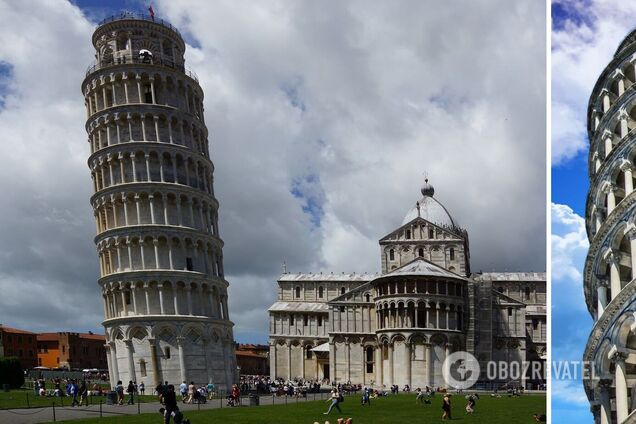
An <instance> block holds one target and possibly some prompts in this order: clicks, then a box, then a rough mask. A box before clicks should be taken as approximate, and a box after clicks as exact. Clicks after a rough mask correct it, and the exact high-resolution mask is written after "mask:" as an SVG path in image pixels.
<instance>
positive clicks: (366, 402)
mask: <svg viewBox="0 0 636 424" xmlns="http://www.w3.org/2000/svg"><path fill="white" fill-rule="evenodd" d="M361 403H362V406H364V405H369V406H371V399H369V389H368V388H367V387H365V388H364V390H363V391H362V401H361Z"/></svg>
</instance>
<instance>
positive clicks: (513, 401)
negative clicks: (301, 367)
mask: <svg viewBox="0 0 636 424" xmlns="http://www.w3.org/2000/svg"><path fill="white" fill-rule="evenodd" d="M451 400H452V408H453V409H452V411H453V421H462V422H465V423H479V424H483V423H488V424H499V423H501V424H509V423H515V424H516V423H529V424H530V423H533V422H534V420H533V418H532V415H533V414H535V413H541V414H543V413H545V411H546V397H545V396H544V395H526V396H523V397H520V398H508V397H501V398H491V397H490V396H483V397H482V398H481V399H480V400H478V401H477V408H476V411H475V413H474V414H473V415H472V416H468V415H466V412H465V409H464V408H465V406H466V400H465V399H464V397H463V396H462V395H454V396H452V398H451ZM441 403H442V397H441V396H436V397H435V399H434V400H433V403H432V404H431V405H416V404H415V395H398V396H390V397H386V398H382V399H372V401H371V406H370V407H368V406H364V407H363V406H361V405H360V403H359V398H358V397H357V396H352V397H347V399H346V401H345V402H344V403H343V404H341V408H342V411H343V413H342V414H339V413H337V411H335V412H332V413H331V415H329V416H326V415H323V412H325V411H326V410H327V407H328V403H327V402H325V401H315V402H313V401H312V402H303V403H298V404H292V403H290V404H289V405H275V406H259V407H253V408H247V407H240V408H223V409H214V410H207V411H192V412H190V411H188V412H187V414H185V415H186V418H189V419H190V420H191V421H192V422H193V423H194V424H197V423H209V422H223V423H241V424H243V423H245V424H250V423H278V422H284V423H286V424H288V423H298V424H313V423H314V422H315V421H318V422H320V423H321V424H323V423H324V422H325V420H329V422H330V423H331V424H335V423H336V420H337V419H338V418H339V417H344V418H348V417H352V418H353V421H354V423H357V424H366V423H374V424H375V423H387V424H388V423H391V424H395V423H400V422H405V423H412V422H430V421H433V422H437V421H441V416H442V407H441ZM158 408H159V405H157V409H158ZM160 420H161V417H160V415H159V413H157V414H142V415H131V416H117V417H111V418H92V419H84V420H73V421H61V422H65V423H77V424H79V423H106V422H109V423H110V422H112V423H139V424H144V423H148V424H156V423H159V422H161V421H160Z"/></svg>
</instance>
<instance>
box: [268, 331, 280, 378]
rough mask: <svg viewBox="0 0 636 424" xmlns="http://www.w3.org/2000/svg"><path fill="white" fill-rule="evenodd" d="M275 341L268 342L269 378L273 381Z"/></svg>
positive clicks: (275, 359) (275, 363) (274, 374)
mask: <svg viewBox="0 0 636 424" xmlns="http://www.w3.org/2000/svg"><path fill="white" fill-rule="evenodd" d="M277 359H278V358H276V341H275V340H274V341H270V342H269V378H271V379H272V380H274V379H275V378H276V365H277Z"/></svg>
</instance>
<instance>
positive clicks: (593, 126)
mask: <svg viewBox="0 0 636 424" xmlns="http://www.w3.org/2000/svg"><path fill="white" fill-rule="evenodd" d="M635 66H636V30H635V31H633V32H631V33H630V34H629V35H628V36H627V37H626V38H625V39H624V40H623V42H621V44H620V45H619V47H618V50H617V51H616V53H615V54H614V57H613V59H612V61H611V62H610V63H609V64H608V65H607V66H606V67H605V69H604V70H603V72H602V74H601V76H600V77H599V79H598V81H597V82H596V85H595V87H594V89H593V91H592V95H591V96H590V101H589V107H588V136H589V143H590V151H589V161H588V165H589V176H590V190H589V193H588V196H587V205H586V217H585V218H586V219H585V223H586V228H587V234H588V238H589V241H590V248H589V252H588V255H587V258H586V262H585V269H584V291H585V300H586V303H587V308H588V310H589V312H590V314H591V315H592V318H593V319H594V320H595V322H594V326H593V328H592V332H591V334H590V337H589V340H588V343H587V346H586V348H585V352H584V360H585V361H588V362H589V363H590V364H592V365H593V371H594V373H593V375H592V376H591V377H592V378H585V379H584V385H585V391H586V393H587V396H588V398H589V400H590V403H591V406H592V412H593V413H594V416H595V422H597V423H604V424H605V423H624V422H636V411H634V409H635V407H636V388H635V387H634V385H635V384H634V382H635V381H636V313H635V311H636V193H635V192H634V172H633V169H634V162H635V156H636V131H635V130H634V128H636V73H635Z"/></svg>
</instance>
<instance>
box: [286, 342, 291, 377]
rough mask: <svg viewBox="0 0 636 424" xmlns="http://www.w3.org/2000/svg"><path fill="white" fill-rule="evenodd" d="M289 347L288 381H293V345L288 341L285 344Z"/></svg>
mask: <svg viewBox="0 0 636 424" xmlns="http://www.w3.org/2000/svg"><path fill="white" fill-rule="evenodd" d="M285 345H286V346H287V380H291V378H292V349H291V348H292V347H291V343H290V342H289V341H288V342H287V343H285Z"/></svg>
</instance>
